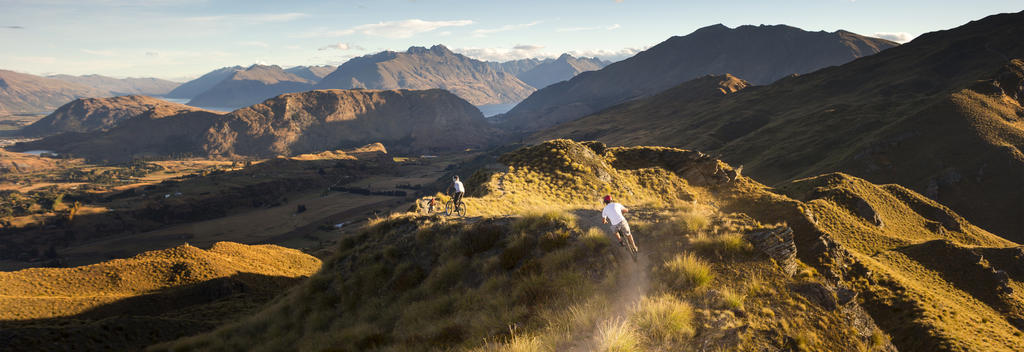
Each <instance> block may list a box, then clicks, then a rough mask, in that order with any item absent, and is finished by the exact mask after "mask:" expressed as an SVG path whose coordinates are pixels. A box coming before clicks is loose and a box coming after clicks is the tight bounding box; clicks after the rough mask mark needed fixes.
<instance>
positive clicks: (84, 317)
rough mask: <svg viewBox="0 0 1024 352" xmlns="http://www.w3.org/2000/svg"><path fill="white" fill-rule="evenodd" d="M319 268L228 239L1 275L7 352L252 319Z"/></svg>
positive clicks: (125, 342) (152, 336) (158, 335)
mask: <svg viewBox="0 0 1024 352" xmlns="http://www.w3.org/2000/svg"><path fill="white" fill-rule="evenodd" d="M319 268H320V260H318V259H316V258H314V257H311V256H309V255H306V254H303V253H302V252H299V251H297V250H293V249H287V248H282V247H278V246H273V245H261V246H247V245H242V244H237V243H231V242H219V243H217V244H214V245H213V247H212V248H210V249H208V250H203V249H199V248H196V247H192V246H189V245H187V244H186V245H182V246H179V247H175V248H170V249H164V250H157V251H150V252H145V253H142V254H139V255H137V256H135V257H132V258H128V259H116V260H112V261H107V262H103V263H98V264H93V265H87V266H81V267H73V268H33V269H24V270H19V271H14V272H0V336H2V338H3V339H4V341H5V349H6V348H15V349H20V350H50V349H65V348H68V347H71V346H73V347H74V348H75V349H77V350H111V349H115V350H130V349H139V348H142V347H144V346H147V345H150V344H153V343H156V342H160V341H165V340H170V339H174V338H177V337H180V336H182V335H190V334H195V333H197V332H201V331H205V330H208V329H211V328H212V327H214V326H216V325H219V324H221V323H223V322H226V321H230V320H231V319H233V318H235V317H239V316H244V315H246V314H250V313H251V312H252V311H253V309H255V308H257V307H259V306H260V305H262V304H263V303H265V302H267V301H268V300H270V299H271V298H273V297H274V296H275V295H277V294H279V293H280V292H282V291H284V290H285V289H287V288H288V287H290V286H292V285H294V284H296V283H298V282H300V281H301V279H302V278H304V277H307V276H309V275H311V274H313V273H314V272H316V271H317V270H318V269H319Z"/></svg>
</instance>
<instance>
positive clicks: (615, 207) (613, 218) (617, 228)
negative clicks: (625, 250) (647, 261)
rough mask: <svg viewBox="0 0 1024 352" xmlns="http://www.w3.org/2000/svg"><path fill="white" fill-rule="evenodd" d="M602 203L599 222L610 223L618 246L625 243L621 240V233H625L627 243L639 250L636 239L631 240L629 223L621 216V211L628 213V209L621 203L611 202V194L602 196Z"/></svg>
mask: <svg viewBox="0 0 1024 352" xmlns="http://www.w3.org/2000/svg"><path fill="white" fill-rule="evenodd" d="M604 204H605V206H604V210H603V211H601V223H602V224H609V223H610V224H611V228H612V233H614V234H615V238H617V239H618V240H619V245H620V246H625V245H626V243H625V242H623V241H622V235H625V236H626V238H627V239H629V245H630V246H631V247H633V249H634V250H636V251H637V252H639V251H640V249H639V248H637V247H636V241H633V234H632V233H631V232H630V231H629V223H628V222H626V217H625V216H622V213H628V212H629V209H627V208H626V207H625V206H623V205H622V204H619V203H615V202H612V196H604ZM620 233H621V234H622V235H620Z"/></svg>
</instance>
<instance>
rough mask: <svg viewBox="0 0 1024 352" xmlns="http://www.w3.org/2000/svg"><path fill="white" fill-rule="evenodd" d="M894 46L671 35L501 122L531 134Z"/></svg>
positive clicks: (756, 34)
mask: <svg viewBox="0 0 1024 352" xmlns="http://www.w3.org/2000/svg"><path fill="white" fill-rule="evenodd" d="M896 45H897V44H896V43H893V42H890V41H887V40H883V39H877V38H869V37H864V36H860V35H857V34H854V33H850V32H846V31H838V32H834V33H826V32H808V31H804V30H801V29H799V28H794V27H789V26H784V25H777V26H740V27H737V28H735V29H731V28H728V27H726V26H723V25H714V26H709V27H704V28H701V29H698V30H697V31H695V32H693V33H691V34H689V35H686V36H681V37H678V36H677V37H672V38H669V39H668V40H666V41H664V42H662V43H660V44H658V45H656V46H654V47H652V48H650V49H648V50H645V51H643V52H640V53H638V54H637V55H635V56H633V57H631V58H628V59H625V60H623V61H619V62H616V63H613V64H611V65H608V66H607V67H605V68H604V69H601V70H599V71H594V72H588V73H583V74H580V75H578V76H576V77H574V78H573V79H571V80H569V81H567V82H561V83H556V84H553V85H551V86H548V87H546V88H544V89H541V90H539V91H537V92H536V93H534V94H532V95H531V96H530V97H529V98H527V99H526V100H524V101H523V102H522V103H519V105H517V106H516V107H515V108H513V109H512V110H511V111H509V112H508V113H507V114H505V115H504V116H503V117H502V119H503V120H504V121H505V123H506V125H507V126H508V127H509V128H511V129H516V130H526V131H535V130H539V129H542V128H545V127H548V126H551V125H552V124H556V123H560V122H565V121H571V120H574V119H577V118H580V117H583V116H586V115H589V114H591V113H594V112H597V111H599V110H601V109H604V108H606V107H609V106H613V105H616V104H619V103H622V102H625V101H628V100H631V99H636V98H639V97H644V96H649V95H651V94H655V93H658V92H660V91H662V90H665V89H668V88H670V87H673V86H676V85H678V84H680V83H683V82H685V81H688V80H691V79H694V78H697V77H701V76H704V75H708V74H726V73H729V74H733V75H735V76H737V77H741V78H743V79H745V80H747V81H749V82H751V83H753V84H768V83H771V82H773V81H775V80H777V79H779V78H782V77H786V76H788V75H792V74H802V73H807V72H811V71H815V70H818V69H820V68H823V67H828V66H833V65H840V64H843V63H846V62H849V61H851V60H854V59H856V58H859V57H864V56H868V55H872V54H875V53H878V52H880V51H882V50H885V49H887V48H890V47H894V46H896ZM536 120H542V121H545V123H537V122H535V121H536Z"/></svg>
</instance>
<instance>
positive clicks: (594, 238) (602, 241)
mask: <svg viewBox="0 0 1024 352" xmlns="http://www.w3.org/2000/svg"><path fill="white" fill-rule="evenodd" d="M583 243H585V244H586V245H587V248H590V249H598V248H602V247H605V246H608V245H610V244H611V243H612V240H611V239H609V238H608V236H606V235H605V234H604V231H603V230H601V229H600V228H598V227H591V228H589V229H587V232H584V233H583Z"/></svg>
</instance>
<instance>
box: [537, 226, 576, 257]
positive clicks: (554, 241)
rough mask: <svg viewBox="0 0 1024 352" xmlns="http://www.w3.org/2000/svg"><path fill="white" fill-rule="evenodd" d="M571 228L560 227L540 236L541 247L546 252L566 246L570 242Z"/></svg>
mask: <svg viewBox="0 0 1024 352" xmlns="http://www.w3.org/2000/svg"><path fill="white" fill-rule="evenodd" d="M569 236H570V234H569V230H566V229H558V230H554V231H550V232H547V233H545V234H543V235H541V236H540V243H539V246H540V249H542V250H544V251H545V252H550V251H552V250H555V249H558V248H562V247H565V245H566V243H568V242H569Z"/></svg>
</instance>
